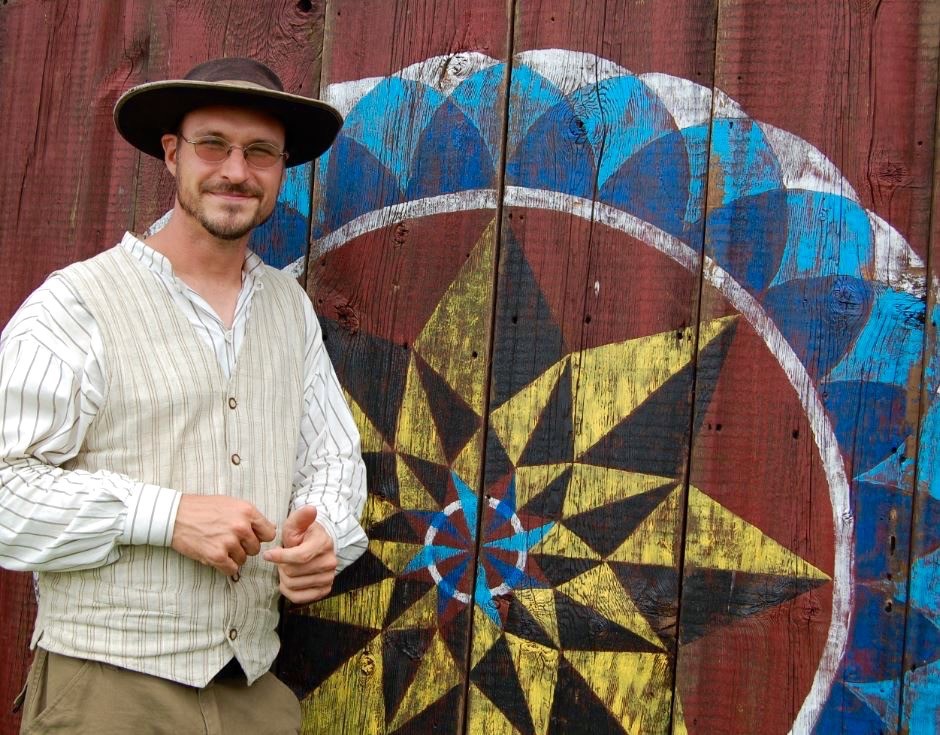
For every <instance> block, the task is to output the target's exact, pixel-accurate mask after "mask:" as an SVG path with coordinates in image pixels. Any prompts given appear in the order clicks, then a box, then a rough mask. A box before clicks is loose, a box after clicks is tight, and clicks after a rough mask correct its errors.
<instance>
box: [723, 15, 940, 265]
mask: <svg viewBox="0 0 940 735" xmlns="http://www.w3.org/2000/svg"><path fill="white" fill-rule="evenodd" d="M718 68H720V69H721V70H722V73H721V74H720V75H719V76H718V77H717V78H716V85H717V86H718V87H720V88H721V89H722V90H723V91H725V92H726V93H727V94H729V95H730V96H731V97H732V98H733V99H735V100H738V101H739V102H741V103H742V104H743V105H744V108H745V111H746V112H747V114H748V115H749V116H750V117H752V118H753V119H756V120H763V121H766V122H769V123H771V124H773V125H776V126H777V127H780V128H783V129H784V130H788V131H790V132H791V133H794V134H796V135H798V136H800V137H801V138H803V139H805V140H807V141H809V142H810V143H812V144H813V145H814V146H816V147H817V148H819V150H820V151H822V153H823V154H824V155H825V156H826V157H827V158H828V159H829V160H831V161H832V162H833V163H835V164H836V166H837V167H838V169H839V170H840V171H841V172H842V173H843V174H844V175H845V177H846V179H847V180H848V182H849V184H850V185H851V186H852V187H853V188H854V189H855V190H856V192H858V195H859V198H860V200H861V202H862V204H863V206H865V207H866V208H869V209H872V210H874V211H875V212H877V213H878V214H879V215H880V216H881V217H882V218H884V219H886V220H888V221H889V222H891V224H892V225H893V226H894V227H895V228H896V229H897V230H898V231H899V232H900V233H901V234H902V235H904V237H905V238H906V239H907V240H908V242H910V244H911V246H912V247H913V248H914V250H915V252H917V253H918V254H919V255H921V257H924V256H925V254H926V252H927V241H926V234H927V227H928V221H929V216H930V199H929V191H928V189H929V187H928V185H927V182H928V181H929V180H930V172H931V170H932V165H933V164H932V147H933V143H932V140H933V129H934V119H933V113H934V109H935V105H936V102H935V99H936V69H937V31H936V18H935V9H934V8H933V7H932V3H930V2H908V0H840V1H839V2H816V1H815V0H800V1H799V2H788V3H755V2H748V1H747V0H723V2H722V3H721V13H720V17H719V22H718Z"/></svg>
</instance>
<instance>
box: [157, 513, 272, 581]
mask: <svg viewBox="0 0 940 735" xmlns="http://www.w3.org/2000/svg"><path fill="white" fill-rule="evenodd" d="M276 532H277V527H276V526H275V525H274V524H273V523H271V521H269V520H268V519H267V518H265V517H264V516H263V515H261V511H259V510H258V509H257V508H256V507H255V506H253V505H252V504H251V503H249V502H247V501H244V500H238V499H237V498H230V497H228V496H227V495H183V496H182V498H180V505H179V510H178V511H177V513H176V524H175V525H174V526H173V541H172V543H171V544H170V545H171V546H172V548H173V549H175V550H176V551H178V552H179V553H180V554H182V555H183V556H188V557H189V558H190V559H195V560H196V561H198V562H201V563H202V564H207V565H208V566H210V567H215V568H216V569H218V570H219V571H220V572H222V573H223V574H226V575H228V576H232V575H233V574H235V573H236V572H238V569H239V567H241V565H242V564H244V563H245V560H246V559H247V558H248V557H249V556H254V555H255V554H257V553H258V552H259V551H261V542H262V541H272V540H273V539H274V535H275V533H276Z"/></svg>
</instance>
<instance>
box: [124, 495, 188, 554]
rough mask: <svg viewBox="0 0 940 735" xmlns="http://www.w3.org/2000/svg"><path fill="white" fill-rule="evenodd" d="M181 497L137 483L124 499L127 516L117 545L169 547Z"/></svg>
mask: <svg viewBox="0 0 940 735" xmlns="http://www.w3.org/2000/svg"><path fill="white" fill-rule="evenodd" d="M181 497H182V494H181V493H180V492H179V491H178V490H173V489H171V488H167V487H160V486H159V485H147V484H145V483H140V484H139V485H138V486H137V488H136V490H135V491H134V492H133V493H131V495H130V497H129V498H128V499H127V515H126V516H125V517H124V531H123V533H121V536H120V537H119V538H118V543H119V544H125V545H129V546H141V545H145V544H147V545H150V546H169V545H170V543H171V542H172V541H173V525H174V524H175V523H176V511H177V510H179V505H180V498H181Z"/></svg>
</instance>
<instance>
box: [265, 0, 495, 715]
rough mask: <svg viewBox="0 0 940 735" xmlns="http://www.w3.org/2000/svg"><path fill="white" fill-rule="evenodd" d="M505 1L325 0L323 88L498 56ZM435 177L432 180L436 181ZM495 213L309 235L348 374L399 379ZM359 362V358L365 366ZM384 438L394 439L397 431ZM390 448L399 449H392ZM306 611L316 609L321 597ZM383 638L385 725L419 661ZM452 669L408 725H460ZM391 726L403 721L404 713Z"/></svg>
mask: <svg viewBox="0 0 940 735" xmlns="http://www.w3.org/2000/svg"><path fill="white" fill-rule="evenodd" d="M506 5H507V4H506V3H504V2H500V1H498V0H487V1H485V2H478V3H460V2H446V3H439V2H433V3H432V2H406V1H396V2H384V1H382V0H368V1H367V2H362V1H361V0H359V1H353V0H337V1H335V2H330V3H329V5H328V7H327V11H326V39H325V44H324V48H323V62H322V63H323V77H322V85H323V88H324V89H326V88H327V85H330V84H337V83H342V82H346V81H350V80H356V79H363V78H369V77H384V76H391V75H395V74H397V73H398V72H399V71H401V70H402V69H404V68H405V67H408V66H409V65H411V64H414V63H416V62H419V61H424V60H426V59H429V58H432V57H436V56H448V55H454V54H458V53H460V52H464V51H475V52H482V53H484V54H486V55H488V56H490V57H492V58H495V59H497V60H500V59H505V57H506V55H507V40H508V33H507V29H508V18H507V7H506ZM491 114H492V115H493V116H494V117H496V118H497V120H498V119H501V115H502V111H501V109H494V110H492V113H491ZM378 122H379V121H376V123H377V124H378ZM400 124H401V126H402V127H403V129H407V127H408V126H409V125H410V124H413V123H410V122H409V120H408V112H407V111H405V112H404V113H403V115H402V119H401V121H400ZM390 135H391V136H392V137H390V138H389V139H388V140H387V142H386V143H387V146H388V147H389V148H390V149H394V148H395V147H396V146H400V145H401V144H402V140H403V139H398V138H397V137H395V135H394V133H391V134H390ZM459 155H460V152H459V151H457V150H446V149H445V150H442V156H441V159H440V161H441V170H440V171H439V172H438V173H437V174H432V176H435V175H445V174H446V173H447V171H448V169H449V168H450V167H452V166H458V165H459V163H460V161H459ZM428 183H429V184H430V185H432V186H433V184H434V181H429V182H428ZM343 196H344V192H342V191H330V190H328V189H324V188H322V187H320V186H319V185H318V187H317V188H315V192H314V211H317V209H318V208H319V207H322V208H324V209H327V210H328V209H329V207H330V203H331V200H334V199H335V200H336V201H337V202H340V200H341V199H342V198H343ZM492 219H493V212H492V211H484V212H480V213H468V214H465V215H463V216H461V215H453V214H443V215H438V216H434V217H424V218H417V219H415V220H411V219H409V220H403V219H400V218H398V219H396V218H395V217H393V216H390V217H389V219H388V220H387V221H386V222H382V223H380V226H379V227H378V228H377V229H375V230H374V231H371V232H367V233H364V234H361V235H359V236H358V237H357V238H356V239H355V240H354V241H353V242H351V243H350V244H349V245H348V246H346V247H344V248H343V249H341V250H339V251H335V252H330V253H325V254H322V255H321V254H318V253H317V252H316V243H314V248H313V250H312V252H311V259H310V263H309V267H308V270H309V272H310V274H311V280H310V283H309V286H308V290H309V292H310V294H311V296H312V297H313V298H314V301H315V304H316V305H317V308H318V310H319V312H320V314H321V316H322V317H323V318H324V319H326V320H327V321H328V322H330V323H335V324H336V325H338V329H337V330H336V331H331V332H330V337H329V339H330V343H329V346H330V350H331V354H332V355H333V357H334V361H335V362H336V364H337V369H338V372H339V373H340V375H341V376H342V375H344V374H345V373H346V372H347V366H349V365H352V366H355V365H356V363H357V362H360V363H361V361H362V360H368V359H372V360H375V361H376V365H378V364H382V365H384V368H383V369H381V370H379V374H377V375H376V376H375V378H374V379H373V380H374V381H378V383H379V384H385V381H391V382H393V383H394V382H395V381H401V380H403V379H404V378H403V376H402V375H398V374H396V375H394V376H391V377H390V375H389V373H391V372H396V368H395V367H394V365H397V363H399V362H400V361H401V359H404V360H407V359H408V355H409V352H408V350H409V349H410V346H411V344H412V341H413V340H414V338H415V336H416V335H417V333H418V332H419V331H420V329H421V328H422V326H423V325H424V323H425V321H426V320H427V319H428V317H429V316H430V314H431V312H432V311H433V309H434V307H435V306H436V304H437V302H438V300H439V299H440V297H441V295H442V294H443V293H444V292H445V290H446V289H447V287H448V286H449V285H450V283H451V282H452V280H453V279H454V277H455V275H456V274H457V272H458V269H459V268H460V267H461V266H462V265H463V264H464V263H465V262H466V261H467V258H468V256H469V253H470V252H471V251H472V250H473V246H474V245H475V244H476V242H477V240H478V239H479V238H480V237H481V233H482V231H483V228H485V227H486V225H487V224H489V223H490V222H491V221H492ZM486 267H489V268H490V269H491V270H493V269H495V262H490V263H489V264H488V266H486ZM490 281H491V282H492V277H491V278H490ZM478 317H479V318H480V319H481V320H482V322H483V323H486V324H488V323H489V321H490V319H491V315H490V314H489V312H487V313H484V314H480V315H478ZM335 340H338V342H337V341H335ZM377 344H382V345H386V346H387V350H386V351H382V349H384V348H378V347H375V345H377ZM439 349H440V350H442V351H446V350H447V349H448V347H447V345H440V348H439ZM376 350H378V351H376ZM380 353H381V354H380ZM402 355H403V356H404V357H401V356H402ZM465 359H467V360H470V359H478V360H479V362H480V370H483V371H485V370H486V359H485V355H483V354H474V355H473V356H471V355H467V356H465ZM358 369H359V370H361V366H360V367H359V368H358ZM398 369H401V368H398ZM357 397H358V396H357ZM377 400H378V399H377ZM386 400H387V401H388V402H389V403H390V404H392V403H394V401H395V400H396V399H395V396H394V395H393V394H392V393H390V394H389V395H388V396H387V399H386ZM373 410H377V411H378V412H379V413H380V414H382V415H388V414H390V415H394V414H395V413H396V412H397V411H398V406H397V405H388V406H386V407H384V408H375V407H373ZM386 439H387V440H388V441H389V442H390V443H391V444H392V445H394V437H391V436H390V437H386ZM476 441H477V442H479V441H480V440H479V439H477V440H476ZM389 456H390V457H392V459H393V461H394V454H390V455H389ZM373 467H375V471H374V472H373V473H372V474H371V476H370V487H371V488H373V491H374V492H379V493H380V497H381V492H382V491H381V488H382V487H384V486H386V485H387V484H389V483H391V484H394V483H395V478H394V476H387V474H388V473H389V472H391V473H394V464H392V465H388V464H382V465H373ZM466 479H467V480H468V482H471V483H473V484H476V482H477V478H472V477H471V478H466ZM402 518H404V514H402ZM403 540H404V539H403ZM366 573H367V572H366V570H364V568H363V567H362V565H360V566H359V567H354V568H352V569H350V570H349V571H348V572H346V573H344V574H345V575H346V581H345V582H344V584H343V587H344V588H346V587H349V586H352V587H355V586H356V585H357V584H359V582H357V580H359V579H361V578H362V575H363V574H366ZM311 614H312V615H313V616H314V617H315V616H316V614H317V613H316V608H314V609H313V610H312V611H311ZM374 615H375V616H377V620H376V621H375V623H374V627H377V628H379V627H383V624H382V617H383V616H384V612H383V611H382V610H376V611H374ZM439 628H440V634H439V635H441V636H442V637H443V639H445V640H447V641H448V644H447V645H448V649H449V650H450V651H451V652H455V651H461V652H462V651H466V650H467V646H468V635H469V619H468V616H467V614H466V611H464V612H457V613H456V615H453V616H449V617H447V619H446V620H441V621H440V623H439ZM305 630H306V627H305V626H304V625H303V621H302V618H293V619H291V618H290V617H289V618H288V619H287V621H286V622H285V626H284V633H285V641H284V644H285V647H290V646H292V645H300V642H299V641H297V640H296V639H295V638H294V636H297V635H309V633H304V631H305ZM314 630H315V628H314ZM377 640H383V639H377ZM295 641H296V642H295ZM325 643H326V641H324V644H325ZM383 650H384V651H385V652H386V654H387V655H386V657H385V660H384V664H383V665H384V667H385V669H384V670H385V678H386V681H385V684H384V687H383V684H382V682H378V681H373V682H370V683H369V684H368V687H369V692H367V693H365V694H364V695H363V697H362V698H361V699H362V700H363V701H366V700H370V699H372V698H373V696H374V695H373V694H372V693H370V692H372V691H373V689H372V688H373V687H383V688H384V689H385V691H386V694H387V695H388V697H390V698H391V700H390V701H387V702H386V707H387V709H388V712H389V713H390V715H389V716H388V717H387V718H386V717H385V715H384V713H383V715H382V717H381V719H383V720H386V719H387V721H384V722H383V723H382V724H380V725H379V727H382V726H384V727H390V726H392V725H393V723H394V722H396V720H395V716H396V715H395V712H396V710H397V709H398V708H399V702H398V701H395V698H396V697H404V696H407V695H404V694H403V692H405V691H406V690H407V689H408V687H409V686H410V683H411V681H410V677H411V676H414V675H415V674H414V671H413V669H412V670H409V669H408V668H407V667H406V666H405V663H409V662H408V659H406V658H403V659H401V660H399V659H400V656H401V654H400V653H398V652H396V649H395V647H393V646H391V645H390V644H388V643H386V645H385V648H384V649H383ZM436 650H438V651H440V650H441V649H436ZM450 655H451V654H447V656H450ZM396 656H398V657H396ZM430 665H431V666H432V667H433V668H434V669H436V670H438V671H439V672H441V677H450V676H453V675H454V674H453V668H452V667H453V663H451V662H449V661H444V660H440V661H432V662H431V663H430ZM397 667H401V670H400V671H398V672H397V673H396V671H395V670H396V668H397ZM283 673H284V675H285V676H286V678H288V679H290V680H291V681H292V683H293V684H294V686H295V688H300V689H302V690H303V691H304V693H306V690H307V689H309V687H305V686H304V684H303V681H302V677H299V678H298V675H299V674H301V672H299V671H294V672H290V671H285V672H283ZM457 676H458V677H459V679H460V683H459V684H458V685H457V686H455V687H454V688H453V689H450V690H449V691H448V692H446V693H444V692H441V693H440V694H435V697H432V699H434V698H436V697H440V696H441V694H443V697H442V698H441V699H439V700H438V701H437V702H436V703H430V706H427V707H426V708H425V709H423V710H422V711H421V713H420V714H417V715H416V716H414V717H411V716H409V717H407V718H406V721H407V724H406V725H404V730H403V731H428V730H433V731H440V732H458V731H459V730H460V727H461V723H462V720H463V706H464V688H465V686H466V681H465V678H466V670H465V669H464V668H463V667H462V666H457ZM395 692H397V693H398V694H395ZM314 696H315V694H314ZM419 696H420V695H419ZM311 701H316V700H311ZM316 706H320V705H316ZM360 707H361V708H362V709H363V710H364V709H365V705H364V704H361V703H359V702H357V703H356V704H355V705H354V706H352V707H349V708H347V709H346V711H345V712H344V713H339V714H337V717H336V719H335V721H334V722H333V723H332V725H331V727H332V728H333V729H332V730H331V731H333V732H337V731H340V732H353V731H356V728H357V727H359V725H357V722H359V719H358V718H359V717H360V716H364V715H362V714H361V710H360ZM404 709H407V706H405V707H404ZM408 711H409V712H411V710H408ZM399 719H401V718H399ZM317 723H321V724H319V725H318V724H317ZM322 726H323V725H322V720H321V719H319V718H314V719H309V720H308V723H307V727H308V729H309V731H310V732H320V731H321V729H320V728H322ZM394 726H395V727H396V728H397V727H398V725H397V724H396V725H394ZM383 731H384V730H383Z"/></svg>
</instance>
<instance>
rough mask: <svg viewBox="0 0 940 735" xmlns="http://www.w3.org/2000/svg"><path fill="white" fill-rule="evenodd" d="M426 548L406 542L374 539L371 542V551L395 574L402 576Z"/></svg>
mask: <svg viewBox="0 0 940 735" xmlns="http://www.w3.org/2000/svg"><path fill="white" fill-rule="evenodd" d="M423 548H424V545H423V544H409V543H405V542H404V541H380V540H377V539H373V540H372V541H371V542H369V551H371V552H372V554H373V555H374V556H376V557H378V558H379V559H381V560H382V563H383V564H384V565H385V566H386V567H388V568H389V569H390V570H391V571H393V572H394V573H395V574H401V573H402V572H403V571H404V569H405V567H406V566H408V562H410V561H411V560H412V559H414V558H415V555H416V554H417V553H418V552H419V551H421V549H423Z"/></svg>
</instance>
